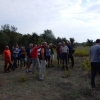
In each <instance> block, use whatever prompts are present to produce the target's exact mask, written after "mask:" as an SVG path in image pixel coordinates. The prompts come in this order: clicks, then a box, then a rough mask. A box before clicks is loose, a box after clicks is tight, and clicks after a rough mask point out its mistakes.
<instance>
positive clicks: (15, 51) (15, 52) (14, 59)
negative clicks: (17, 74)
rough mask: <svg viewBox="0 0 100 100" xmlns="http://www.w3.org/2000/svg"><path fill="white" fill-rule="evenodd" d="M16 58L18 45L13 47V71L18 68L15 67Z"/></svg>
mask: <svg viewBox="0 0 100 100" xmlns="http://www.w3.org/2000/svg"><path fill="white" fill-rule="evenodd" d="M17 58H18V45H15V47H14V49H13V66H12V69H13V70H15V69H16V68H18V66H17Z"/></svg>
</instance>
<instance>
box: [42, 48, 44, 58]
mask: <svg viewBox="0 0 100 100" xmlns="http://www.w3.org/2000/svg"><path fill="white" fill-rule="evenodd" d="M41 56H42V59H44V48H41Z"/></svg>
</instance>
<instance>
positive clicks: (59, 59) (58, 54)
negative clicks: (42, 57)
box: [56, 42, 62, 67]
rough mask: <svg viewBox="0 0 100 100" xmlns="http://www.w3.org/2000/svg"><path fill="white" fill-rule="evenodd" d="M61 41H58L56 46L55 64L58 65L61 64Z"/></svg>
mask: <svg viewBox="0 0 100 100" xmlns="http://www.w3.org/2000/svg"><path fill="white" fill-rule="evenodd" d="M61 45H62V44H61V42H59V43H58V46H57V48H56V52H57V66H58V67H59V65H60V64H61V53H60V47H61Z"/></svg>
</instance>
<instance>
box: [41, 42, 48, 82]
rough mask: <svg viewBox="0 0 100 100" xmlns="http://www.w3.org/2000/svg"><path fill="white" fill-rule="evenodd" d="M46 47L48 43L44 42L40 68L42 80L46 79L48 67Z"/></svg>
mask: <svg viewBox="0 0 100 100" xmlns="http://www.w3.org/2000/svg"><path fill="white" fill-rule="evenodd" d="M46 47H47V43H46V42H43V43H42V48H41V51H40V70H39V80H40V81H42V80H43V79H44V72H45V69H46Z"/></svg>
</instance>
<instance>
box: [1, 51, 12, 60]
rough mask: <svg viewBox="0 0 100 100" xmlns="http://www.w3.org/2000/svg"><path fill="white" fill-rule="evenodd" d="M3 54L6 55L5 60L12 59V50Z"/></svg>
mask: <svg viewBox="0 0 100 100" xmlns="http://www.w3.org/2000/svg"><path fill="white" fill-rule="evenodd" d="M3 54H4V57H5V59H11V53H10V50H4V51H3Z"/></svg>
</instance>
